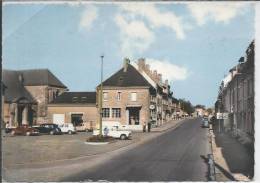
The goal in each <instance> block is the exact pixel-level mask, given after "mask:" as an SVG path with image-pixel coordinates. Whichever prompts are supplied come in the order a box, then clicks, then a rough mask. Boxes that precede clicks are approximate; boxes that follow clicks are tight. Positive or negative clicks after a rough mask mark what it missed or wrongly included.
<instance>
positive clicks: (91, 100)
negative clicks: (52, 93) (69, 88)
mask: <svg viewBox="0 0 260 183" xmlns="http://www.w3.org/2000/svg"><path fill="white" fill-rule="evenodd" d="M76 103H80V104H95V103H96V92H64V93H62V94H61V95H60V96H58V97H57V98H55V99H54V100H53V101H52V102H51V104H76Z"/></svg>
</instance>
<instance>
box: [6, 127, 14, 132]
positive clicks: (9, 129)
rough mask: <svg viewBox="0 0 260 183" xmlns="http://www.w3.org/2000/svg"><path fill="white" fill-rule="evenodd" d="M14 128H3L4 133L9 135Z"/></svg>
mask: <svg viewBox="0 0 260 183" xmlns="http://www.w3.org/2000/svg"><path fill="white" fill-rule="evenodd" d="M15 128H16V127H14V126H12V127H7V128H5V133H11V132H12V130H13V129H15Z"/></svg>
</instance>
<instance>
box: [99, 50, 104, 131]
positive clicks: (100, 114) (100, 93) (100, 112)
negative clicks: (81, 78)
mask: <svg viewBox="0 0 260 183" xmlns="http://www.w3.org/2000/svg"><path fill="white" fill-rule="evenodd" d="M100 57H101V68H100V69H101V73H100V81H101V84H100V90H99V136H102V103H103V58H104V55H101V56H100Z"/></svg>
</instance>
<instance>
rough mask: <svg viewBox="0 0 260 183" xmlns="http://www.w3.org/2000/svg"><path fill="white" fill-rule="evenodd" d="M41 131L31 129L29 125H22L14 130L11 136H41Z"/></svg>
mask: <svg viewBox="0 0 260 183" xmlns="http://www.w3.org/2000/svg"><path fill="white" fill-rule="evenodd" d="M39 134H40V133H39V130H37V129H36V128H33V127H30V126H28V125H21V126H18V127H16V128H14V129H12V131H11V135H13V136H14V135H26V136H30V135H39Z"/></svg>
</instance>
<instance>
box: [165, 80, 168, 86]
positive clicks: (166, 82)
mask: <svg viewBox="0 0 260 183" xmlns="http://www.w3.org/2000/svg"><path fill="white" fill-rule="evenodd" d="M165 85H166V86H167V87H168V85H169V82H168V79H166V80H165Z"/></svg>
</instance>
